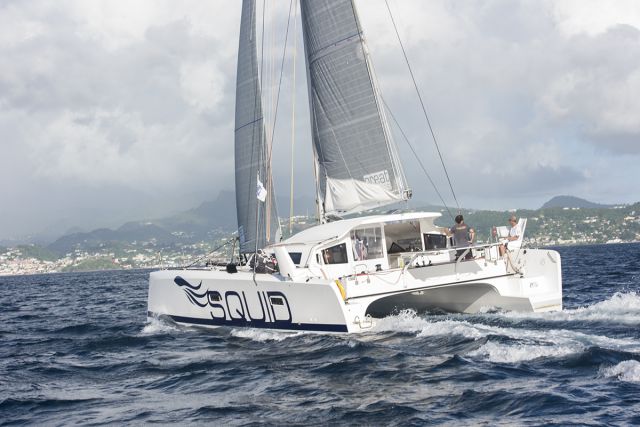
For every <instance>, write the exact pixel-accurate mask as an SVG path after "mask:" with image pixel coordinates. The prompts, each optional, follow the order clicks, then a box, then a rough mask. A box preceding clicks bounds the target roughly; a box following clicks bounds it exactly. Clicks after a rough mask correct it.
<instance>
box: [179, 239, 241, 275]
mask: <svg viewBox="0 0 640 427" xmlns="http://www.w3.org/2000/svg"><path fill="white" fill-rule="evenodd" d="M236 240H238V237H234V238H233V239H229V240H227V241H226V242H224V243H223V244H221V245H220V246H218V247H217V248H215V249H212V250H210V251H209V252H208V253H207V254H205V255H203V256H201V257H200V258H197V259H196V260H195V261H193V262H192V263H191V264H189V265H187V266H185V267H180V268H181V269H187V268H189V267H193V266H194V265H196V264H197V263H199V262H200V261H202V260H203V259H205V258H207V257H208V256H209V255H211V254H213V253H215V252H217V251H219V250H220V249H222V248H224V247H225V246H227V245H228V244H229V243H231V242H234V244H235V241H236ZM231 260H232V261H233V252H232V253H231Z"/></svg>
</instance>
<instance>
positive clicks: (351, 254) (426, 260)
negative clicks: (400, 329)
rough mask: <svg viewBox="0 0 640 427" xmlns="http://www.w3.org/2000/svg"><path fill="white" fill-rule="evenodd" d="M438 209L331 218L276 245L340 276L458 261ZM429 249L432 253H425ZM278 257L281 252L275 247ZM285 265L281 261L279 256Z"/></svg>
mask: <svg viewBox="0 0 640 427" xmlns="http://www.w3.org/2000/svg"><path fill="white" fill-rule="evenodd" d="M440 216H441V214H440V213H434V212H410V213H399V214H390V215H374V216H366V217H359V218H350V219H344V220H340V221H336V222H329V223H326V224H321V225H318V226H315V227H311V228H309V229H307V230H303V231H301V232H300V233H298V234H296V235H294V236H292V237H290V238H289V239H287V240H285V241H283V242H281V243H279V244H276V245H274V246H275V247H281V248H282V247H284V248H286V251H287V252H288V254H289V257H290V258H291V260H292V261H293V264H295V265H296V266H297V267H304V268H308V269H309V270H310V271H311V272H312V273H313V274H314V275H316V274H317V275H319V276H325V277H327V278H331V277H341V276H347V275H352V274H361V273H372V272H375V271H385V270H392V269H399V268H404V267H405V265H407V263H411V265H431V264H437V263H446V262H452V261H455V253H456V251H455V249H452V248H451V247H452V245H451V241H450V239H449V238H448V237H447V235H446V233H445V231H444V230H443V228H442V227H437V226H436V225H435V224H434V220H435V219H436V218H438V217H440ZM425 252H427V253H428V257H425V256H424V255H421V254H424V253H425ZM276 255H278V254H277V251H276ZM279 262H280V264H281V268H282V262H281V261H280V260H279Z"/></svg>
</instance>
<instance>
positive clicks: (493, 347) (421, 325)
mask: <svg viewBox="0 0 640 427" xmlns="http://www.w3.org/2000/svg"><path fill="white" fill-rule="evenodd" d="M373 330H374V332H381V331H383V332H386V331H392V332H404V333H407V332H412V333H415V334H416V336H417V337H431V336H461V337H464V338H470V339H473V340H479V339H482V338H486V337H491V336H500V337H505V338H508V339H507V340H504V342H495V341H492V340H491V338H489V342H487V343H485V344H483V345H482V346H480V347H479V348H478V349H476V350H473V351H471V352H469V353H468V354H467V355H468V356H470V357H478V358H481V359H485V360H488V361H491V362H497V363H518V362H523V361H528V360H534V359H538V358H541V357H564V356H567V355H569V354H577V353H580V352H583V351H585V350H586V349H587V348H589V347H592V346H598V347H601V348H607V349H614V350H622V351H634V352H637V351H640V341H639V340H636V339H618V338H609V337H607V336H602V335H595V334H587V333H583V332H578V331H573V330H568V329H553V328H544V329H524V328H514V327H500V326H491V325H485V324H482V323H471V322H470V321H468V320H465V316H463V315H452V316H447V317H444V316H431V317H419V316H417V315H416V314H415V312H412V311H404V312H401V313H400V314H398V315H396V316H390V317H386V318H384V319H381V320H379V321H378V322H377V324H376V326H375V327H374V328H373Z"/></svg>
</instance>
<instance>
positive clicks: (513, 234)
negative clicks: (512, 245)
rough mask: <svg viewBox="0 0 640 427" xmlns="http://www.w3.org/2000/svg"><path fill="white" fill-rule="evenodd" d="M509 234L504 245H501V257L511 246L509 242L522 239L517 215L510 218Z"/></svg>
mask: <svg viewBox="0 0 640 427" xmlns="http://www.w3.org/2000/svg"><path fill="white" fill-rule="evenodd" d="M509 225H510V226H511V227H510V228H509V234H508V235H507V237H505V241H504V243H503V244H502V245H500V255H504V254H505V252H506V251H507V248H508V246H509V242H512V241H514V240H518V239H519V238H520V233H521V231H520V227H518V219H517V218H516V216H515V215H511V217H510V218H509Z"/></svg>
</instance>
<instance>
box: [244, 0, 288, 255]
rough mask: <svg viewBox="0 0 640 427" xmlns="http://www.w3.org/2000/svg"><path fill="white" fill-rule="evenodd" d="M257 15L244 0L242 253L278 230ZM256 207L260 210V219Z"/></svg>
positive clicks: (265, 242)
mask: <svg viewBox="0 0 640 427" xmlns="http://www.w3.org/2000/svg"><path fill="white" fill-rule="evenodd" d="M255 18H256V5H255V0H244V1H243V3H242V18H241V19H242V20H241V24H240V45H239V47H238V72H237V82H236V123H235V167H236V208H237V215H238V232H239V237H240V251H241V252H242V253H249V252H253V251H254V250H255V248H256V238H257V246H258V248H262V247H264V246H266V245H268V244H270V243H273V242H274V241H275V236H276V233H277V232H278V214H277V212H276V205H275V197H274V192H273V181H272V178H271V168H270V165H269V155H268V146H267V144H266V138H265V131H264V129H265V128H264V121H263V115H262V100H261V90H260V80H259V76H258V60H257V52H256V19H255ZM258 174H259V176H260V180H261V181H262V182H263V183H264V186H265V188H266V190H267V196H266V200H265V201H264V202H261V201H259V200H258V198H257V194H256V192H257V188H258V185H257V182H258ZM256 209H259V212H258V218H256ZM256 219H259V222H256ZM256 225H257V229H256Z"/></svg>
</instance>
